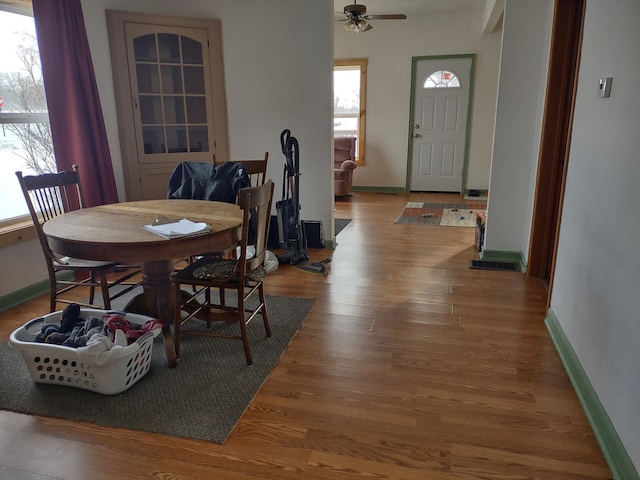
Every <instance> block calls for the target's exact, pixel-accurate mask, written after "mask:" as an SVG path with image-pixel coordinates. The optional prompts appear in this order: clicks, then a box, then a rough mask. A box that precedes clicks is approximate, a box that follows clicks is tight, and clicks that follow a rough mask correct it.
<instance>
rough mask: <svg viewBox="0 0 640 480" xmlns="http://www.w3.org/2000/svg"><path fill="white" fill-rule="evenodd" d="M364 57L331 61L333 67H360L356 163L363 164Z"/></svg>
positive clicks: (365, 78)
mask: <svg viewBox="0 0 640 480" xmlns="http://www.w3.org/2000/svg"><path fill="white" fill-rule="evenodd" d="M368 61H369V60H368V59H366V58H351V59H338V60H334V61H333V66H334V68H335V67H354V66H358V67H360V107H359V108H360V117H359V118H358V154H357V155H356V165H358V166H361V165H364V164H365V145H366V137H367V65H368Z"/></svg>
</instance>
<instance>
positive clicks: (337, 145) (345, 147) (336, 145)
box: [333, 137, 356, 197]
mask: <svg viewBox="0 0 640 480" xmlns="http://www.w3.org/2000/svg"><path fill="white" fill-rule="evenodd" d="M355 155H356V137H335V138H334V140H333V182H334V190H335V192H334V194H335V196H336V197H343V196H345V195H349V194H350V193H351V186H352V183H353V170H354V169H355V168H356V162H355Z"/></svg>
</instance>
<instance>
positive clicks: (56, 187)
mask: <svg viewBox="0 0 640 480" xmlns="http://www.w3.org/2000/svg"><path fill="white" fill-rule="evenodd" d="M16 176H17V177H18V182H19V183H20V187H21V189H22V193H23V195H24V199H25V201H26V202H27V207H28V209H29V214H30V215H31V220H32V221H33V226H34V228H35V230H36V233H37V236H38V240H39V242H40V246H41V247H42V252H43V254H44V257H45V260H46V264H47V271H48V274H49V292H50V311H51V312H53V311H54V310H55V308H56V303H64V304H69V303H78V304H79V305H82V306H85V307H94V308H96V307H97V308H104V309H106V310H109V309H111V300H114V299H115V298H118V297H120V296H122V295H124V294H125V293H127V292H129V291H130V290H132V289H133V288H135V287H136V286H137V285H139V284H140V282H130V281H129V280H130V279H132V278H133V277H134V276H135V275H137V274H138V273H139V272H140V269H139V267H138V268H133V267H134V266H131V265H126V266H125V265H121V264H119V263H117V262H99V261H93V260H82V259H78V258H71V257H66V256H62V255H58V254H57V253H56V252H53V251H52V250H51V248H50V247H49V242H48V241H47V237H46V235H45V234H44V231H43V229H42V225H43V224H44V222H46V221H47V220H51V219H52V218H54V217H57V216H58V215H62V214H64V213H65V212H68V211H71V210H76V209H78V208H83V207H84V196H83V193H82V185H81V183H80V177H79V175H78V166H77V165H73V170H65V171H60V172H57V173H45V174H41V175H23V174H22V172H21V171H18V172H16ZM132 269H133V271H132ZM121 270H125V271H126V273H125V274H123V275H121V276H119V277H118V278H116V279H115V280H114V279H112V280H108V278H107V274H111V273H112V272H116V271H121ZM64 271H66V272H70V273H72V274H73V279H71V278H68V277H70V276H71V275H67V276H64V275H63V276H58V273H59V272H64ZM111 276H112V277H113V275H111ZM118 285H120V286H124V287H125V288H123V289H120V291H118V292H117V293H115V294H111V292H110V289H111V287H115V286H118ZM80 286H83V287H89V300H88V303H85V302H79V301H77V300H70V299H66V298H64V297H61V295H62V294H64V293H65V292H68V291H69V290H72V289H74V288H76V287H80ZM96 288H100V291H101V293H102V299H103V300H102V305H96V304H94V298H95V291H96Z"/></svg>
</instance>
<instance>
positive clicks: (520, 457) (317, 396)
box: [0, 193, 612, 480]
mask: <svg viewBox="0 0 640 480" xmlns="http://www.w3.org/2000/svg"><path fill="white" fill-rule="evenodd" d="M458 200H459V197H457V196H455V197H451V196H449V195H434V194H431V195H427V194H413V195H404V194H398V195H382V194H372V193H357V194H356V195H354V197H352V198H351V199H349V200H345V201H339V202H336V217H338V218H352V219H353V221H352V222H351V223H350V224H349V225H348V226H347V227H346V228H345V230H343V231H342V233H340V235H339V236H338V246H337V248H336V249H335V250H334V251H329V250H313V251H312V252H311V253H312V259H313V260H321V259H323V258H325V257H327V256H332V258H333V261H332V263H331V264H330V265H331V266H330V273H329V274H328V276H326V277H322V276H317V275H311V274H309V273H305V272H302V271H300V270H298V269H296V268H294V267H291V266H285V265H281V266H280V268H279V269H278V270H277V271H276V272H274V273H273V274H270V276H269V278H268V279H267V281H266V290H267V293H268V294H271V295H290V296H303V297H314V298H316V299H317V300H318V301H317V304H316V306H315V307H314V309H313V310H312V312H311V313H310V315H309V316H308V318H307V319H306V321H305V323H304V325H303V327H302V329H301V330H300V331H299V332H298V334H297V336H296V337H295V338H294V339H293V341H292V343H291V345H290V347H289V349H288V350H287V351H286V352H285V354H284V355H283V357H282V359H281V361H280V363H279V365H278V366H277V367H276V368H275V369H274V370H273V372H272V374H271V376H270V377H269V378H268V379H267V381H266V383H265V384H264V386H263V387H262V389H261V390H260V392H259V393H258V395H257V396H256V397H255V399H254V401H253V402H252V404H251V406H250V407H249V409H248V410H247V412H246V413H245V415H244V416H243V417H242V419H241V421H240V423H239V424H238V426H237V427H236V429H235V430H234V432H233V433H232V434H231V436H230V437H229V439H228V440H227V442H226V444H225V445H217V444H213V443H207V442H201V441H194V440H188V439H182V438H176V437H169V436H163V435H156V434H150V433H143V432H137V431H127V430H119V429H109V428H102V427H98V426H94V425H88V424H81V423H74V422H68V421H61V420H55V419H50V418H40V417H33V416H27V415H19V414H15V413H11V412H6V411H2V412H0V428H1V431H0V478H2V479H52V478H55V479H65V480H81V479H82V480H84V479H92V480H102V479H105V480H106V479H116V478H117V479H142V478H147V479H164V480H170V479H180V480H187V479H188V480H192V479H198V480H200V479H225V480H226V479H230V480H235V479H249V478H251V479H256V478H262V479H285V480H286V479H296V480H299V479H346V478H359V477H361V478H374V479H398V480H410V479H411V480H413V479H419V480H425V479H426V480H441V479H442V480H452V479H456V480H471V479H512V480H515V479H544V480H550V479H558V480H560V479H561V480H571V479H611V478H612V476H611V473H610V471H609V469H608V467H607V465H606V463H605V461H604V459H603V456H602V453H601V451H600V449H599V447H598V444H597V442H596V439H595V437H594V434H593V432H592V430H591V428H590V425H589V423H588V421H587V419H586V417H585V414H584V412H583V410H582V408H581V406H580V403H579V401H578V399H577V396H576V394H575V392H574V390H573V388H572V386H571V383H570V381H569V379H568V377H567V375H566V373H565V371H564V369H563V367H562V364H561V362H560V359H559V357H558V355H557V353H556V351H555V349H554V346H553V344H552V341H551V339H550V337H549V334H548V333H547V330H546V328H545V326H544V322H543V321H544V317H545V298H546V289H545V286H544V284H543V282H542V281H541V280H540V279H534V278H529V277H527V276H525V275H522V274H521V273H515V272H500V271H485V270H472V269H469V268H468V261H469V259H472V258H477V253H476V251H475V249H474V247H473V242H474V230H473V229H472V228H459V227H431V226H420V225H395V224H394V221H395V219H396V217H397V216H398V215H399V214H400V212H401V210H402V207H403V206H404V204H405V203H406V202H407V201H458ZM303 216H304V205H303ZM47 305H48V303H47V299H46V298H44V297H43V298H40V299H38V300H35V301H32V302H29V303H27V304H24V305H21V306H19V307H17V308H14V309H12V310H10V311H7V312H5V313H2V314H0V335H1V337H2V338H3V339H6V338H7V337H8V335H9V333H10V332H11V331H12V330H13V329H15V328H16V327H18V326H20V325H22V324H24V323H25V322H26V321H27V320H29V319H31V318H34V317H36V316H38V315H40V314H42V313H43V312H45V311H46V310H47ZM213 341H215V340H213ZM178 368H180V367H178ZM134 388H135V387H134ZM160 401H162V400H161V399H160ZM175 411H176V416H179V415H180V406H179V405H176V407H175ZM202 412H203V415H206V405H203V406H202ZM153 413H154V408H153V405H149V415H153Z"/></svg>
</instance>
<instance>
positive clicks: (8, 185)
mask: <svg viewBox="0 0 640 480" xmlns="http://www.w3.org/2000/svg"><path fill="white" fill-rule="evenodd" d="M0 25H2V28H0V45H2V48H1V49H0V98H1V99H2V100H0V104H1V106H0V175H1V176H2V177H1V178H2V179H3V181H2V188H0V222H1V221H3V220H7V219H11V218H14V217H18V216H22V215H25V214H27V213H28V210H27V205H26V203H25V201H24V198H23V196H22V192H21V190H20V186H19V185H18V179H17V178H16V175H15V172H16V171H17V170H22V172H23V173H24V174H34V173H41V172H42V171H43V170H51V165H53V153H52V148H51V140H50V132H49V129H48V125H46V124H43V123H37V124H36V123H29V122H34V121H35V120H38V121H39V122H42V121H43V119H44V121H47V115H46V101H45V99H44V91H43V88H42V78H41V70H40V64H39V55H38V54H37V43H36V41H35V27H34V23H33V18H32V17H29V16H25V15H18V14H14V13H10V12H6V11H2V10H0ZM33 53H35V55H32V54H33ZM32 79H34V80H32ZM34 135H35V136H34ZM34 139H35V140H36V141H34ZM25 142H26V143H27V144H29V145H30V146H31V147H30V148H28V149H27V148H25ZM36 163H37V165H36ZM47 165H48V166H47ZM38 170H39V171H38Z"/></svg>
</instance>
